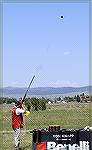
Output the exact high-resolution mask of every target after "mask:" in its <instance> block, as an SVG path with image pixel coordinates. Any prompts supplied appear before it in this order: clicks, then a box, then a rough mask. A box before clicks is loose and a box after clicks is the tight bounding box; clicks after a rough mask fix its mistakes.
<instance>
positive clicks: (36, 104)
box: [0, 97, 48, 111]
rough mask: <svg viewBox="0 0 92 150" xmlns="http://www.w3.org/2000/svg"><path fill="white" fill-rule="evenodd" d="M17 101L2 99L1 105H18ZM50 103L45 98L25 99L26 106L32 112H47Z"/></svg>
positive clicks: (0, 98)
mask: <svg viewBox="0 0 92 150" xmlns="http://www.w3.org/2000/svg"><path fill="white" fill-rule="evenodd" d="M16 102H17V99H16V98H8V97H0V104H4V103H6V104H12V103H16ZM47 102H48V100H47V99H45V98H43V97H42V98H36V97H32V98H26V99H25V106H26V107H27V109H28V110H29V111H30V109H32V110H36V111H37V110H46V103H47Z"/></svg>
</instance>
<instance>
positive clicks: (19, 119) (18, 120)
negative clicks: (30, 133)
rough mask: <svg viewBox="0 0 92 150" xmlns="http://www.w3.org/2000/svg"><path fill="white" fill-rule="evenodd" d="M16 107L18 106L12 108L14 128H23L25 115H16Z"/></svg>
mask: <svg viewBox="0 0 92 150" xmlns="http://www.w3.org/2000/svg"><path fill="white" fill-rule="evenodd" d="M16 109H17V107H16V106H14V107H13V108H12V128H13V129H15V128H21V126H22V124H23V116H22V114H21V113H20V114H19V115H16Z"/></svg>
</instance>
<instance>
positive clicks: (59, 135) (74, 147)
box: [32, 129, 92, 150]
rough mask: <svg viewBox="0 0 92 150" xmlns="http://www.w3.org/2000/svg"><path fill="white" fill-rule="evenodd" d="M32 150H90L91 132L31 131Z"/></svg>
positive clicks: (91, 148) (82, 130) (91, 144)
mask: <svg viewBox="0 0 92 150" xmlns="http://www.w3.org/2000/svg"><path fill="white" fill-rule="evenodd" d="M32 150H92V131H91V130H89V131H87V130H84V129H79V130H77V129H71V130H68V129H63V130H59V131H46V130H33V147H32Z"/></svg>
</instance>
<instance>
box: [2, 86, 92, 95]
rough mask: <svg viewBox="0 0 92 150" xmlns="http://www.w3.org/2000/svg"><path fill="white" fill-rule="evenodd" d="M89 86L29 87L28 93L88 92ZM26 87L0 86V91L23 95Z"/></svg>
mask: <svg viewBox="0 0 92 150" xmlns="http://www.w3.org/2000/svg"><path fill="white" fill-rule="evenodd" d="M90 89H91V86H84V87H57V88H54V87H37V88H30V90H29V91H28V95H41V96H43V95H55V94H67V93H73V92H74V93H83V92H84V93H85V92H86V93H89V90H90ZM26 90H27V88H19V87H4V88H0V93H1V94H3V95H10V94H11V95H17V94H18V95H24V94H25V92H26Z"/></svg>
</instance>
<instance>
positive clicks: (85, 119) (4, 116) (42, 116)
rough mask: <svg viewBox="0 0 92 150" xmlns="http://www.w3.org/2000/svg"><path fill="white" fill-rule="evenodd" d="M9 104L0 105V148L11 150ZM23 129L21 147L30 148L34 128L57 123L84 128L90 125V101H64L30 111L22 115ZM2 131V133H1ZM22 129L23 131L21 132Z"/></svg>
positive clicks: (63, 125)
mask: <svg viewBox="0 0 92 150" xmlns="http://www.w3.org/2000/svg"><path fill="white" fill-rule="evenodd" d="M11 108H12V106H11V105H7V104H4V105H0V146H1V147H0V150H13V147H14V141H13V132H11V131H13V130H12V128H11ZM24 123H25V126H24V129H22V132H21V147H22V149H23V150H30V149H32V134H31V133H30V132H29V131H30V130H33V129H34V128H39V129H42V128H48V127H49V125H52V124H54V125H55V124H57V125H60V126H61V128H75V129H76V128H77V129H78V128H84V127H85V126H88V125H89V126H92V103H66V104H51V105H47V109H46V110H45V111H31V115H30V116H28V117H26V116H24ZM2 131H3V133H2ZM23 131H24V132H23Z"/></svg>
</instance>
